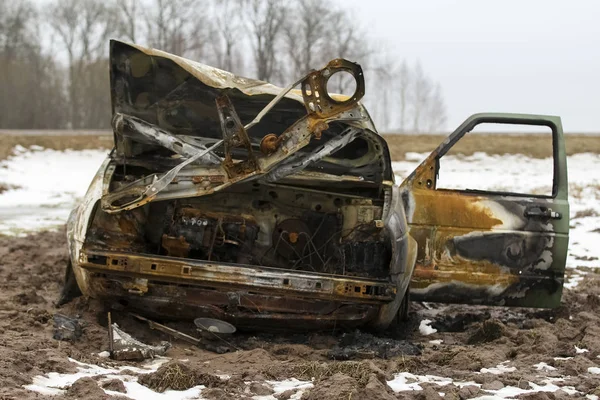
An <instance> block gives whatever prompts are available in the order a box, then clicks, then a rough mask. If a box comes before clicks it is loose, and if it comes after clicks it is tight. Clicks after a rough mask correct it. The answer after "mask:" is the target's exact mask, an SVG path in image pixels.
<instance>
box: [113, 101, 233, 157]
mask: <svg viewBox="0 0 600 400" xmlns="http://www.w3.org/2000/svg"><path fill="white" fill-rule="evenodd" d="M112 126H113V129H114V131H115V132H116V133H118V134H120V135H122V136H127V135H128V132H135V133H138V134H141V135H143V136H144V137H146V138H148V139H150V140H151V141H153V142H156V143H158V144H160V145H162V146H164V147H166V148H167V149H169V150H171V151H173V152H175V153H177V154H181V155H182V156H184V157H194V156H196V155H197V154H198V152H199V151H203V150H206V149H207V147H206V146H204V145H202V144H200V143H196V145H193V144H191V143H188V141H184V140H182V139H179V138H178V137H177V136H175V135H173V134H171V133H169V132H167V131H166V130H164V129H161V128H159V127H158V126H156V125H154V124H151V123H149V122H146V121H144V120H143V119H141V118H137V117H133V116H131V115H127V114H121V113H115V116H114V117H113V120H112ZM203 161H206V163H207V164H219V163H220V162H221V158H220V157H219V156H217V155H216V154H214V153H213V152H208V153H207V154H206V156H205V157H204V158H203Z"/></svg>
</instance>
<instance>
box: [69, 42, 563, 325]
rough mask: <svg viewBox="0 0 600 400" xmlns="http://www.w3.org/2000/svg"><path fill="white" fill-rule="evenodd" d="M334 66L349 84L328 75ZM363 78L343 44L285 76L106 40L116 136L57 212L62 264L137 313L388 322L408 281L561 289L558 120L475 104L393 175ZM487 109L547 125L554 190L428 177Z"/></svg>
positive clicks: (417, 291) (279, 321)
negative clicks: (66, 215)
mask: <svg viewBox="0 0 600 400" xmlns="http://www.w3.org/2000/svg"><path fill="white" fill-rule="evenodd" d="M339 72H346V73H350V74H351V75H352V76H353V78H354V79H355V81H356V82H355V83H356V91H355V92H354V94H353V95H352V96H349V97H344V96H339V95H334V94H330V93H328V92H327V82H328V80H329V79H331V77H332V76H333V75H335V74H336V73H339ZM296 85H299V86H300V90H293V89H292V88H293V87H294V86H296ZM364 90H365V86H364V78H363V73H362V70H361V68H360V66H359V65H357V64H354V63H351V62H349V61H346V60H342V59H336V60H333V61H331V62H330V63H329V64H328V65H327V66H326V67H325V68H323V69H322V70H319V71H312V72H310V73H309V74H308V75H307V76H305V77H303V78H302V79H300V80H299V81H298V82H296V83H294V84H292V85H290V86H289V87H288V88H285V89H281V88H278V87H275V86H273V85H270V84H268V83H265V82H260V81H255V80H251V79H246V78H241V77H237V76H234V75H232V74H230V73H228V72H224V71H221V70H217V69H214V68H211V67H207V66H204V65H202V64H198V63H195V62H192V61H189V60H186V59H183V58H180V57H177V56H173V55H171V54H167V53H164V52H161V51H157V50H152V49H146V48H142V47H139V46H135V45H130V44H125V43H122V42H118V41H112V42H111V94H112V104H113V116H114V118H113V128H114V141H115V148H114V150H113V151H112V152H111V154H110V155H109V157H108V158H107V160H106V161H105V162H104V163H103V164H102V166H101V167H100V170H99V171H98V173H97V175H96V177H95V178H94V180H93V182H92V184H91V186H90V188H89V190H88V193H87V194H86V196H85V198H84V199H83V201H82V203H81V204H80V205H79V206H78V207H77V208H76V209H75V210H74V211H73V213H72V214H71V217H70V219H69V224H68V239H69V246H70V255H71V266H70V267H69V270H68V276H72V277H74V278H75V279H74V280H72V282H75V281H76V284H77V286H78V287H79V288H80V289H81V291H82V292H83V293H84V294H85V295H88V296H91V297H95V298H99V299H103V300H107V301H109V302H111V303H120V304H121V306H124V307H129V308H132V309H136V310H138V311H142V312H143V313H145V314H148V315H158V316H162V317H167V318H190V319H193V318H196V317H198V316H208V317H213V318H219V319H223V320H227V321H230V322H232V323H234V324H235V325H238V326H242V327H244V326H247V327H256V326H263V325H264V324H266V323H267V322H268V323H269V324H270V325H271V326H281V327H289V328H293V327H301V328H307V327H314V328H321V327H329V326H339V327H342V326H358V325H364V324H369V326H371V327H374V328H380V329H384V328H386V327H387V326H389V324H390V323H391V322H392V321H393V320H395V319H398V318H402V317H403V316H405V315H406V313H407V310H408V293H409V285H410V286H411V289H410V293H411V296H412V297H413V298H416V299H418V300H426V301H443V302H464V303H475V304H497V305H515V306H536V307H554V306H556V305H557V304H558V303H559V302H560V297H561V293H562V283H563V274H564V264H565V258H566V248H567V240H568V203H567V197H566V194H567V192H566V190H567V189H566V188H567V186H566V185H567V181H566V179H567V177H566V161H565V159H566V157H565V152H564V143H563V138H562V128H561V125H560V119H558V118H557V117H545V116H527V115H505V114H479V115H475V116H473V117H471V118H470V119H469V120H467V121H466V122H465V123H464V124H463V125H462V126H461V127H460V128H459V129H458V130H457V131H455V132H454V133H453V134H451V135H450V136H449V137H448V139H447V141H446V142H444V143H442V144H441V145H440V147H439V148H438V149H437V150H436V151H434V152H433V153H432V154H431V155H430V156H429V157H428V159H427V160H425V161H424V162H423V163H422V164H421V165H420V166H419V167H418V168H417V170H415V172H413V174H411V176H409V177H408V178H407V179H406V180H405V181H404V182H403V183H402V184H400V185H396V184H395V183H394V176H393V173H392V169H391V160H390V155H389V151H388V147H387V144H386V142H385V140H383V138H381V136H379V135H378V134H377V132H376V130H375V127H374V125H373V123H372V121H371V119H370V117H369V115H368V113H367V111H366V110H365V108H364V107H363V106H362V105H361V104H360V102H359V100H360V99H361V98H362V96H363V95H364ZM482 121H483V122H489V121H492V122H499V123H525V124H533V125H545V126H550V127H551V128H552V130H553V134H554V148H555V174H554V186H555V187H554V193H553V195H552V196H550V197H527V198H524V197H519V196H516V195H511V194H506V193H488V192H485V193H479V192H457V191H445V190H437V189H436V185H435V184H436V176H437V174H436V172H437V168H438V165H439V158H440V157H441V156H442V155H443V154H444V153H445V152H446V151H447V149H449V148H450V147H451V146H452V145H453V144H454V143H455V142H456V141H458V140H459V139H460V138H461V137H462V135H464V133H466V132H467V131H469V130H470V129H472V127H473V126H475V125H477V124H478V123H480V122H482ZM411 279H412V283H411Z"/></svg>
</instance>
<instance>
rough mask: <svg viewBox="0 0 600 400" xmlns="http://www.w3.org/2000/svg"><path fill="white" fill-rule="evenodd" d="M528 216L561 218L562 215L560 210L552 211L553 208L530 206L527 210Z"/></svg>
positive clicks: (526, 214)
mask: <svg viewBox="0 0 600 400" xmlns="http://www.w3.org/2000/svg"><path fill="white" fill-rule="evenodd" d="M525 216H526V217H533V218H551V219H561V218H562V215H561V214H560V213H559V212H556V211H552V209H551V208H548V207H529V208H527V209H526V210H525Z"/></svg>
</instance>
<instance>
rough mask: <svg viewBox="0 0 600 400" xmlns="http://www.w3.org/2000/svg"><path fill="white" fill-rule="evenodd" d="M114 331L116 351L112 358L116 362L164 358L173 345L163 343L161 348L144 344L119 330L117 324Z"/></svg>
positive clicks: (113, 328) (113, 326)
mask: <svg viewBox="0 0 600 400" xmlns="http://www.w3.org/2000/svg"><path fill="white" fill-rule="evenodd" d="M112 330H113V349H114V350H113V351H112V354H111V356H112V358H113V359H114V360H119V361H124V360H129V361H133V360H138V361H141V360H145V359H147V358H154V357H155V356H162V355H164V354H165V353H166V352H167V350H168V349H169V348H170V347H171V343H169V342H161V344H160V345H159V346H150V345H147V344H145V343H142V342H140V341H139V340H136V339H134V338H133V337H132V336H131V335H130V334H128V333H126V332H125V331H123V330H121V329H119V326H118V325H117V324H112Z"/></svg>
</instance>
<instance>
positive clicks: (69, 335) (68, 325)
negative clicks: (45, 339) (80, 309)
mask: <svg viewBox="0 0 600 400" xmlns="http://www.w3.org/2000/svg"><path fill="white" fill-rule="evenodd" d="M53 320H54V335H53V337H54V339H56V340H68V341H74V340H77V339H79V338H80V337H81V334H82V333H83V330H82V327H81V322H80V321H79V319H78V318H70V317H67V316H66V315H63V314H54V317H53Z"/></svg>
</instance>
